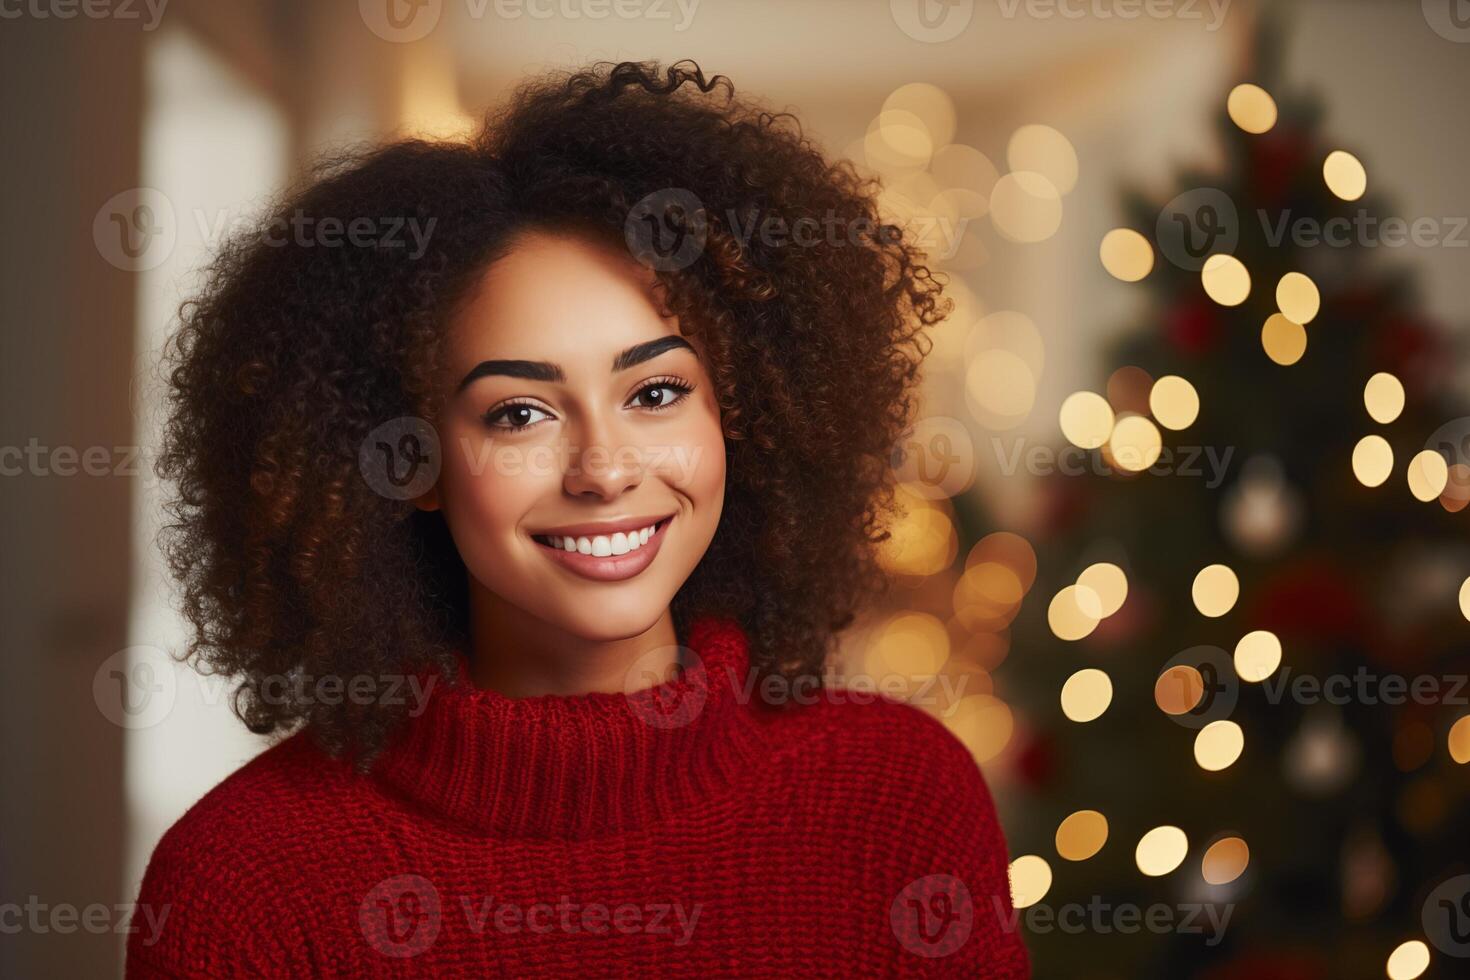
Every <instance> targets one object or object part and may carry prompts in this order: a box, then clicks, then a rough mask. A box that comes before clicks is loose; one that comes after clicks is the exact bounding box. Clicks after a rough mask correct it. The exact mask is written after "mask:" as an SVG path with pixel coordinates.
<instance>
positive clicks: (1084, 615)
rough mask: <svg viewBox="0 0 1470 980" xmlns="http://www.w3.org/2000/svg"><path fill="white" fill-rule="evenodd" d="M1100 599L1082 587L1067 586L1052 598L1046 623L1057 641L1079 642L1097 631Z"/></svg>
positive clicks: (1094, 593)
mask: <svg viewBox="0 0 1470 980" xmlns="http://www.w3.org/2000/svg"><path fill="white" fill-rule="evenodd" d="M1100 619H1102V599H1101V598H1100V597H1099V596H1098V594H1097V593H1096V592H1094V591H1092V590H1091V589H1089V588H1087V587H1086V586H1083V585H1069V586H1067V587H1066V588H1064V589H1062V590H1061V591H1060V592H1058V593H1057V594H1056V595H1054V596H1052V600H1051V605H1049V606H1047V609H1046V621H1047V624H1048V625H1049V626H1051V631H1052V632H1053V633H1054V634H1056V637H1057V639H1059V640H1080V639H1082V638H1083V637H1084V636H1087V635H1088V634H1089V633H1091V632H1092V631H1093V630H1095V629H1097V624H1098V620H1100Z"/></svg>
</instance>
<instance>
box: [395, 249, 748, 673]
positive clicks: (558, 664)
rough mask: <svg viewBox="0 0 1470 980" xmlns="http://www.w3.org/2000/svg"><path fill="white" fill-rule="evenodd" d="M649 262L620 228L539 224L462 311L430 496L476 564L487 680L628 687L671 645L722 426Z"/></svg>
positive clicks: (702, 539)
mask: <svg viewBox="0 0 1470 980" xmlns="http://www.w3.org/2000/svg"><path fill="white" fill-rule="evenodd" d="M647 271H648V270H647V269H646V268H645V267H644V266H642V265H640V264H639V263H638V262H636V261H635V260H634V259H633V258H632V257H631V256H629V254H628V251H627V248H626V247H625V246H624V247H621V248H620V247H618V245H617V244H614V243H612V242H608V241H604V240H601V239H597V238H591V237H589V236H587V235H585V234H582V235H577V234H554V233H548V232H545V231H540V230H532V231H527V232H524V233H522V234H520V235H519V236H517V238H516V239H515V240H514V241H513V242H512V243H511V244H510V246H509V247H508V251H507V254H506V255H505V257H504V258H501V259H499V260H498V261H496V262H494V263H492V264H491V265H490V266H489V267H488V268H487V269H486V271H485V273H484V274H483V276H482V277H481V279H480V281H479V282H477V283H476V284H475V285H474V286H473V287H472V291H471V293H470V295H469V296H468V298H467V300H466V302H465V303H464V304H463V305H462V306H461V307H460V308H459V309H458V310H457V312H456V314H455V316H454V317H453V318H452V320H451V322H450V324H449V329H448V333H447V336H446V339H445V350H444V362H445V372H444V375H445V379H446V382H447V383H446V384H445V386H444V387H445V388H446V389H447V390H448V391H450V392H452V395H451V396H450V397H449V398H448V400H447V404H445V405H443V406H442V408H441V409H440V410H439V412H438V413H437V418H438V429H439V436H440V439H441V440H442V441H443V442H444V444H445V445H448V446H450V447H452V450H451V451H450V452H448V453H446V454H445V458H444V465H443V469H442V471H441V473H440V476H439V481H438V483H437V484H436V485H435V486H434V487H433V488H431V489H430V490H429V491H428V492H427V493H425V494H424V496H423V497H421V498H420V499H419V506H420V507H422V508H424V509H426V510H435V509H442V510H443V513H444V517H445V520H446V521H447V523H448V525H449V530H450V533H451V534H452V535H453V538H454V543H455V547H456V549H457V550H458V552H459V555H460V557H461V558H462V559H463V560H464V563H465V566H466V568H467V569H468V570H469V573H470V575H469V580H470V581H469V616H470V624H471V629H470V633H471V636H472V637H474V638H475V642H476V646H475V650H474V657H473V663H474V676H475V680H476V683H477V684H479V686H481V687H493V688H495V689H497V690H501V691H504V692H507V693H512V692H513V693H515V694H517V695H530V694H549V693H558V694H562V693H579V692H584V691H620V690H622V689H623V687H624V682H625V678H624V675H625V674H626V672H627V667H628V664H629V663H631V662H633V661H635V660H638V659H639V657H640V655H642V654H643V653H644V652H645V651H647V650H650V649H659V650H663V651H664V657H663V661H664V662H662V663H658V664H653V663H645V666H647V667H649V668H651V669H655V670H658V671H660V672H661V673H662V672H666V671H667V670H668V669H669V668H671V667H672V666H673V664H674V657H673V651H674V650H675V649H676V644H677V637H676V635H675V629H674V621H673V617H672V614H671V613H670V611H669V602H670V600H671V599H672V598H673V596H674V595H675V593H677V592H678V590H679V587H680V586H681V585H683V584H684V582H685V581H686V580H688V578H689V576H690V574H691V573H692V572H693V571H694V568H695V566H696V565H698V564H699V561H700V559H701V558H702V557H703V556H704V553H705V552H706V551H707V550H708V549H709V545H710V541H711V540H713V538H714V536H715V530H716V528H717V527H718V525H719V522H720V513H721V510H722V508H723V504H724V496H725V476H726V473H725V444H724V436H723V434H722V432H721V430H720V408H719V405H718V404H717V402H716V400H715V396H714V385H713V384H712V383H711V382H710V377H709V371H708V369H707V368H706V367H705V365H704V361H703V360H702V359H701V358H700V357H699V355H698V353H697V352H696V349H695V347H694V346H693V345H692V344H691V343H690V342H689V341H687V340H685V339H684V338H683V337H682V336H681V335H680V334H679V332H678V329H679V326H678V321H677V319H676V318H673V317H665V316H661V315H660V314H659V312H658V307H657V305H656V304H657V298H656V296H655V295H654V287H655V285H656V280H655V279H654V277H653V276H652V275H650V274H646V273H647ZM471 365H472V366H471ZM451 379H457V383H455V382H454V381H451ZM676 449H677V450H678V452H677V453H676V452H674V450H676ZM538 460H539V464H538ZM486 461H488V462H489V466H485V465H484V463H485V462H486ZM550 463H554V464H555V465H548V464H550ZM629 532H633V534H634V535H635V537H634V538H633V539H632V540H630V539H629V534H628V533H629ZM553 538H554V539H555V540H553ZM568 542H570V543H571V547H570V548H568V547H567V544H568ZM635 542H636V543H635ZM655 559H658V560H655ZM650 624H651V625H650Z"/></svg>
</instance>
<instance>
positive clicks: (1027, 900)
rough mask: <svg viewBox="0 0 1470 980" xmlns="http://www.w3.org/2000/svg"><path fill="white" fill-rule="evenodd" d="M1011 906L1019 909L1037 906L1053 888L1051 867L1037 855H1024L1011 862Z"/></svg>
mask: <svg viewBox="0 0 1470 980" xmlns="http://www.w3.org/2000/svg"><path fill="white" fill-rule="evenodd" d="M1010 879H1011V904H1012V905H1014V906H1015V907H1016V908H1018V909H1024V908H1026V907H1028V906H1031V905H1035V904H1036V903H1037V902H1039V901H1041V900H1042V899H1043V898H1045V897H1046V893H1047V891H1048V889H1050V888H1051V865H1049V864H1047V863H1046V859H1045V858H1042V857H1040V856H1039V855H1036V854H1022V855H1021V856H1020V857H1018V858H1016V859H1015V860H1014V861H1012V862H1011V867H1010Z"/></svg>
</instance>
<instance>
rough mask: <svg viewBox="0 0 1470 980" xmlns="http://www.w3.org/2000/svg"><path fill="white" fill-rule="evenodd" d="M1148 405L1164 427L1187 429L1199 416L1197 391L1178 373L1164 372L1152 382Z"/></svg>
mask: <svg viewBox="0 0 1470 980" xmlns="http://www.w3.org/2000/svg"><path fill="white" fill-rule="evenodd" d="M1148 407H1149V411H1150V412H1152V413H1153V416H1154V418H1155V419H1157V420H1158V422H1159V424H1160V425H1162V426H1163V427H1164V428H1166V429H1174V430H1175V431H1178V430H1179V429H1187V428H1189V427H1190V426H1191V425H1193V424H1194V420H1195V419H1197V418H1199V392H1197V391H1195V390H1194V385H1192V384H1190V383H1189V382H1188V381H1186V380H1185V379H1183V378H1181V377H1179V375H1177V374H1166V375H1164V376H1163V377H1162V378H1160V379H1159V380H1157V381H1155V382H1154V386H1153V389H1152V390H1151V391H1150V392H1149V394H1148Z"/></svg>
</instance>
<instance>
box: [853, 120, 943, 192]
mask: <svg viewBox="0 0 1470 980" xmlns="http://www.w3.org/2000/svg"><path fill="white" fill-rule="evenodd" d="M933 155H934V137H933V136H932V135H931V134H930V133H929V127H928V126H926V125H925V124H924V120H923V119H921V118H919V117H918V116H917V115H915V114H914V113H912V112H909V111H908V110H906V109H893V110H889V111H886V112H880V113H878V115H877V117H876V118H874V119H873V121H872V122H871V123H869V124H868V132H867V135H866V136H864V137H863V158H864V160H866V161H867V164H868V166H869V167H870V168H872V169H873V170H876V171H878V172H879V173H881V174H883V175H884V176H886V177H890V178H902V177H907V176H910V175H912V174H915V173H917V172H919V171H921V170H923V169H924V168H925V167H927V166H928V165H929V160H930V158H931V157H932V156H933Z"/></svg>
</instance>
